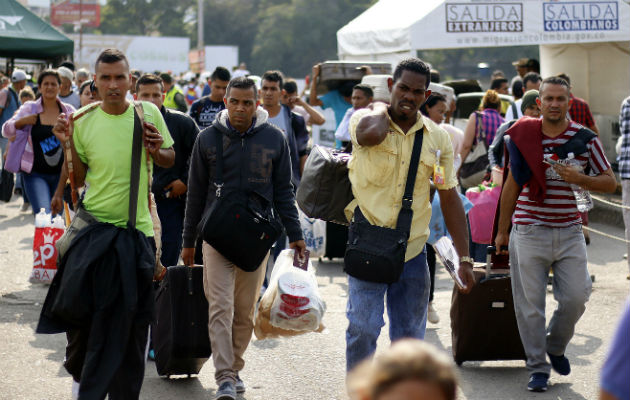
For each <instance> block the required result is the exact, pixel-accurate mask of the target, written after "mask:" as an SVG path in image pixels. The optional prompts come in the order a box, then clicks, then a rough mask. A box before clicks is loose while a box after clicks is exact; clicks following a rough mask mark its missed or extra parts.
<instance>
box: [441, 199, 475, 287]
mask: <svg viewBox="0 0 630 400" xmlns="http://www.w3.org/2000/svg"><path fill="white" fill-rule="evenodd" d="M438 193H439V194H440V207H441V208H442V214H443V215H444V222H445V223H446V228H447V229H448V232H449V233H450V235H451V237H452V238H453V244H454V245H455V250H457V254H458V255H459V256H460V257H463V256H468V255H469V252H468V230H467V229H466V227H467V226H468V225H467V224H466V213H465V212H464V206H463V205H462V201H461V199H460V198H459V193H457V189H456V188H451V189H447V190H439V189H438ZM472 267H473V266H472V264H470V263H461V265H460V270H459V275H460V277H461V278H462V281H463V282H464V284H465V285H466V287H465V288H464V289H462V290H461V292H462V293H470V291H471V290H472V287H473V286H474V284H475V277H474V275H473V272H472Z"/></svg>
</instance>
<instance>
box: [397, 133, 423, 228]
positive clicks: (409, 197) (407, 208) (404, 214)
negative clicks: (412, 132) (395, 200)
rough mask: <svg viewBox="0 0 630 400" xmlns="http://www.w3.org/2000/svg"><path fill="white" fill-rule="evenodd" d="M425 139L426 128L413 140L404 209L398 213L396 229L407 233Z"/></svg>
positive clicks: (403, 203)
mask: <svg viewBox="0 0 630 400" xmlns="http://www.w3.org/2000/svg"><path fill="white" fill-rule="evenodd" d="M423 139H424V128H423V129H419V130H417V131H416V136H415V138H414V139H413V150H412V152H411V160H410V161H409V171H408V172H407V183H406V184H405V193H404V194H403V198H402V208H401V209H400V212H399V213H398V221H397V222H396V229H398V230H401V231H405V232H407V235H409V232H410V231H411V220H412V218H413V210H412V209H411V205H412V204H413V189H414V187H415V185H416V176H417V174H418V166H419V165H420V153H422V140H423Z"/></svg>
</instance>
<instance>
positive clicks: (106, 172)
mask: <svg viewBox="0 0 630 400" xmlns="http://www.w3.org/2000/svg"><path fill="white" fill-rule="evenodd" d="M142 108H143V109H144V119H145V121H146V122H151V123H152V124H153V125H155V126H156V128H157V129H158V131H159V132H160V134H161V135H162V137H163V138H164V143H163V144H162V148H168V147H171V146H172V145H173V139H172V138H171V134H170V133H169V131H168V128H167V127H166V123H165V122H164V118H162V114H161V113H160V110H159V109H158V108H157V107H156V106H155V105H154V104H153V103H149V102H145V101H143V102H142ZM82 110H83V108H82V109H80V110H78V111H77V114H78V113H80V112H81V111H82ZM133 115H134V113H133V104H130V105H129V107H128V108H127V110H126V111H125V112H124V113H123V114H121V115H110V114H107V113H106V112H105V111H103V110H102V109H101V107H96V109H95V110H94V111H92V112H90V113H88V114H87V115H84V116H83V117H82V118H79V119H78V120H77V121H76V122H75V123H74V134H73V137H74V147H75V148H76V150H77V153H78V155H79V157H80V158H81V161H83V162H84V163H85V164H86V165H87V167H88V170H87V174H86V176H85V183H86V193H85V198H84V199H83V205H84V206H85V209H86V210H87V211H89V212H90V213H91V214H92V215H93V216H94V217H96V218H97V219H98V220H99V221H101V222H108V223H111V224H114V225H116V226H119V227H122V228H124V227H125V226H127V220H128V219H129V180H130V174H131V146H132V142H133ZM147 181H148V174H147V162H146V149H145V148H144V146H143V147H142V155H141V157H140V187H139V191H138V213H137V217H136V228H137V229H138V230H139V231H141V232H143V233H144V234H145V235H147V236H149V237H152V236H153V222H151V214H150V213H149V205H148V190H149V188H148V184H147Z"/></svg>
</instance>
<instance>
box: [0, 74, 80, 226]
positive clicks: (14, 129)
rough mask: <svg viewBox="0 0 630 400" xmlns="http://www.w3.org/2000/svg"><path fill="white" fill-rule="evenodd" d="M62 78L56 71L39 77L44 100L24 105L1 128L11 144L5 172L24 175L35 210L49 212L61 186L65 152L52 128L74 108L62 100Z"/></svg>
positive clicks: (40, 99) (39, 85)
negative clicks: (57, 189) (57, 188)
mask: <svg viewBox="0 0 630 400" xmlns="http://www.w3.org/2000/svg"><path fill="white" fill-rule="evenodd" d="M60 84H61V78H60V77H59V74H58V73H57V71H55V70H45V71H44V72H42V73H41V74H40V75H39V78H38V79H37V85H38V88H39V92H40V93H41V96H40V98H39V99H38V100H36V101H29V102H26V104H24V105H22V107H20V109H19V110H18V111H17V113H16V114H15V115H14V116H13V117H12V118H11V119H10V120H8V121H7V122H6V123H5V124H4V125H3V127H2V135H3V136H5V137H6V138H8V139H9V141H11V147H10V149H9V153H8V155H7V161H6V168H7V169H8V170H9V171H12V172H18V171H22V172H24V174H23V177H24V189H25V190H26V194H27V196H28V199H29V200H30V202H31V205H32V208H33V214H36V213H38V212H39V210H40V209H41V208H43V209H45V210H46V212H50V201H51V199H52V196H53V194H54V192H55V188H56V187H57V182H59V175H60V173H61V167H62V165H63V149H62V147H61V144H60V143H59V141H58V140H57V138H56V137H55V135H53V133H52V128H53V125H54V124H55V121H56V120H57V117H58V116H59V114H61V113H65V114H66V115H69V114H71V113H73V112H74V111H75V110H74V107H72V106H71V105H69V104H65V103H62V102H61V100H59V98H58V95H59V86H60Z"/></svg>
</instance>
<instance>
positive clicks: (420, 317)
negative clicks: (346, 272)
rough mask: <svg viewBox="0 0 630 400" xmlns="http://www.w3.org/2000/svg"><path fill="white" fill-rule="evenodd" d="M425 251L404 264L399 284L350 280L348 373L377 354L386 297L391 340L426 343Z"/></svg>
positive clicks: (427, 283) (427, 276)
mask: <svg viewBox="0 0 630 400" xmlns="http://www.w3.org/2000/svg"><path fill="white" fill-rule="evenodd" d="M430 281H431V279H430V277H429V268H428V267H427V258H426V250H424V251H423V252H422V253H420V254H419V255H418V256H416V257H415V258H413V259H411V260H409V261H407V262H406V263H405V266H404V269H403V273H402V275H401V277H400V279H399V280H398V282H396V283H393V284H391V285H388V284H386V283H373V282H367V281H362V280H360V279H356V278H353V277H351V276H348V306H347V309H346V316H347V317H348V330H347V331H346V369H347V371H350V370H351V369H352V368H354V367H355V366H356V365H357V364H358V363H359V362H361V361H363V360H364V359H366V358H368V357H370V356H371V355H372V354H373V353H374V351H375V350H376V340H377V339H378V336H379V334H380V332H381V328H382V327H383V326H384V325H385V321H384V320H383V312H384V296H385V295H387V316H388V317H389V338H390V340H391V341H392V342H394V341H396V340H398V339H402V338H416V339H424V331H425V329H426V326H427V305H428V304H429V288H430V285H431V282H430Z"/></svg>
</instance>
